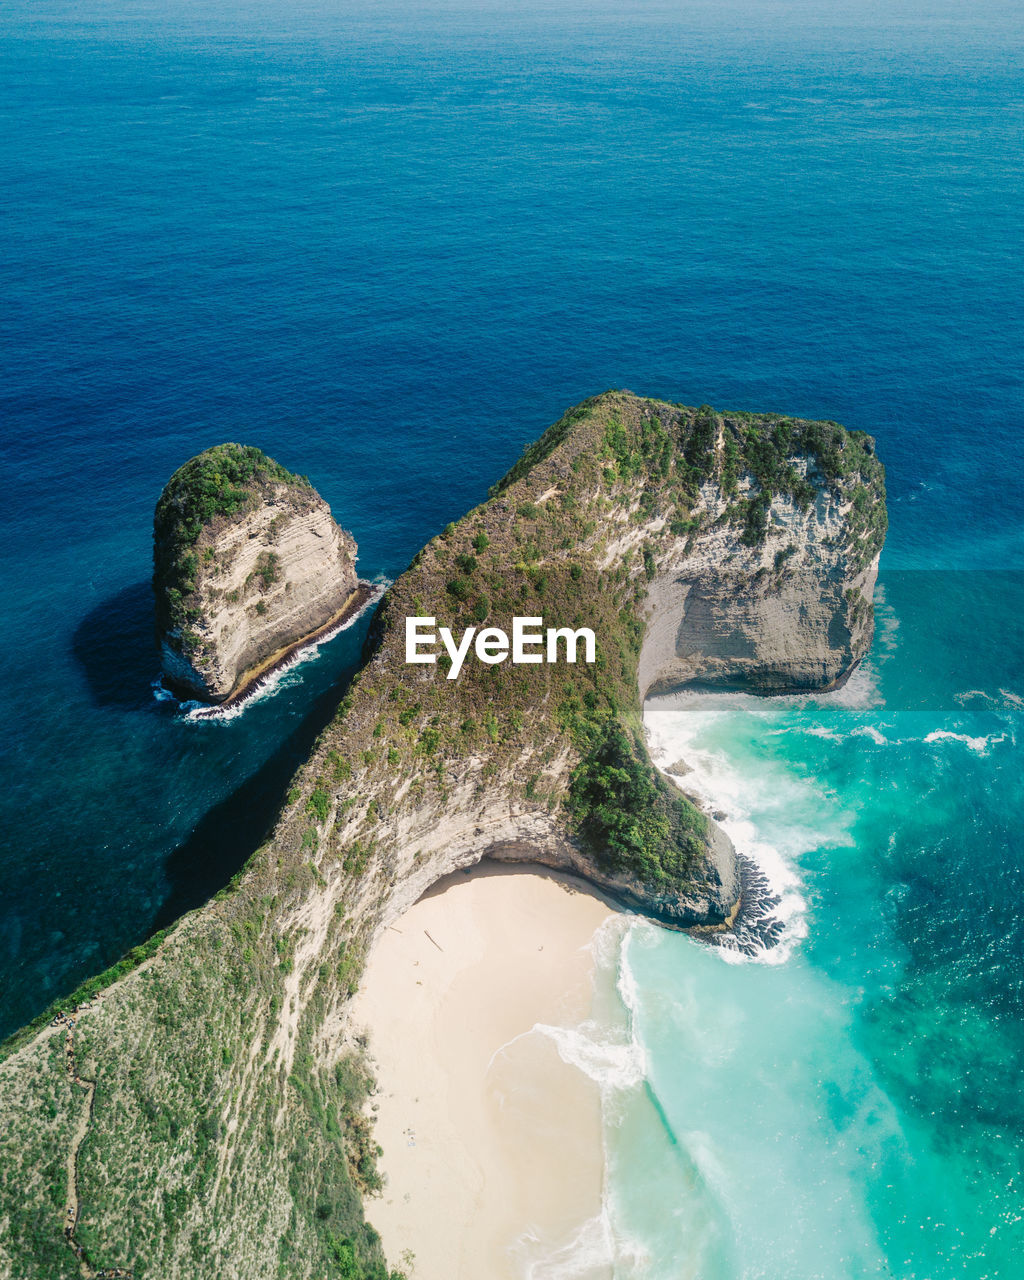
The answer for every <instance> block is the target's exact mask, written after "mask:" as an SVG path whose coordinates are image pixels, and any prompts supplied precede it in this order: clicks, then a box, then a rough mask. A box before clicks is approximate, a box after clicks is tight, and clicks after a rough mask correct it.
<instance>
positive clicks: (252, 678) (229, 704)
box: [165, 581, 379, 719]
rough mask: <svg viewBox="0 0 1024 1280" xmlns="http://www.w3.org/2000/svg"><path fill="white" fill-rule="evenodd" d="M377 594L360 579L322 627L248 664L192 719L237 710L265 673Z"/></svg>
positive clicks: (341, 624)
mask: <svg viewBox="0 0 1024 1280" xmlns="http://www.w3.org/2000/svg"><path fill="white" fill-rule="evenodd" d="M378 594H379V588H378V586H377V584H376V583H373V582H362V581H360V582H359V583H358V585H357V586H356V589H355V591H353V592H352V594H351V595H350V596H349V597H348V599H347V600H346V601H345V603H344V604H343V605H342V607H341V608H340V609H339V610H338V611H337V612H336V613H335V614H333V615H332V616H331V617H330V618H328V620H327V621H326V622H325V623H324V624H323V625H322V626H319V627H317V628H316V630H315V631H310V632H309V634H308V635H304V636H302V637H300V639H298V640H293V641H292V642H291V644H288V645H285V646H284V648H282V649H277V650H276V651H275V652H274V653H272V654H271V655H270V656H269V657H268V658H264V660H263V661H262V662H260V663H258V664H257V665H256V666H255V667H250V668H249V670H248V671H247V672H246V673H245V674H244V675H243V676H242V678H241V680H239V682H238V684H237V685H236V686H235V688H234V689H232V691H231V692H230V693H229V694H228V696H227V697H226V698H225V699H224V701H223V702H215V703H210V704H209V705H207V706H204V707H200V708H199V709H198V710H197V711H194V712H193V713H192V715H193V718H194V719H205V718H206V717H208V716H215V715H221V714H223V713H224V712H225V711H233V710H236V709H237V708H238V707H239V706H240V705H241V704H242V703H243V702H246V701H247V700H248V699H249V698H251V697H252V696H253V695H254V694H255V693H256V692H257V691H258V690H259V689H260V688H261V687H262V684H263V681H264V680H266V679H267V678H268V676H272V675H273V674H274V673H275V672H276V671H280V670H281V668H282V667H284V666H286V665H287V664H288V663H289V662H291V660H292V659H293V658H295V657H296V656H297V655H298V653H299V652H300V650H302V649H305V648H306V647H307V645H311V644H316V643H317V642H318V641H320V640H324V639H327V638H328V637H329V636H330V635H332V634H333V633H334V632H337V631H341V630H343V629H344V628H345V627H347V626H349V625H351V623H353V622H355V620H356V618H357V617H358V616H359V614H360V613H362V611H363V610H364V609H365V608H366V606H367V605H368V604H370V603H371V602H372V601H373V600H374V599H375V598H376V596H377V595H378ZM165 681H166V677H165ZM167 688H168V689H169V690H170V691H171V692H172V693H174V695H175V697H181V698H182V699H185V700H188V701H193V700H195V694H194V693H190V692H187V691H185V692H181V691H178V690H177V689H176V687H175V686H174V684H173V683H170V682H168V683H167Z"/></svg>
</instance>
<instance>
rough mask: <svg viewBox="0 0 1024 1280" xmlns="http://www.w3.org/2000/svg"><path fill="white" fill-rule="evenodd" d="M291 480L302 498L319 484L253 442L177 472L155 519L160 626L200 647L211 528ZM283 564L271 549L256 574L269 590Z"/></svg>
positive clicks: (185, 644) (215, 451) (215, 452)
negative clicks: (203, 570) (197, 596)
mask: <svg viewBox="0 0 1024 1280" xmlns="http://www.w3.org/2000/svg"><path fill="white" fill-rule="evenodd" d="M280 485H285V486H287V487H288V489H289V490H291V491H292V492H293V493H295V494H297V495H299V496H300V497H302V498H307V497H309V496H312V494H313V489H312V486H311V485H310V483H309V481H308V479H306V477H305V476H296V475H292V473H291V472H290V471H286V470H285V468H284V467H282V466H281V465H280V464H279V463H277V462H275V461H274V460H273V459H272V458H268V457H267V455H266V454H265V453H263V452H262V451H261V450H259V449H257V448H254V447H253V446H252V445H241V444H219V445H216V446H215V447H214V448H212V449H207V450H206V451H205V452H204V453H200V454H197V456H196V457H194V458H191V459H190V460H189V461H188V462H186V463H185V465H184V466H183V467H179V468H178V470H177V471H175V473H174V475H172V476H171V478H170V480H168V482H167V484H166V485H165V486H164V491H163V493H161V495H160V500H159V502H158V503H157V507H156V516H155V519H154V524H153V588H154V591H155V592H156V608H157V627H158V629H159V631H160V632H161V633H165V632H168V631H175V630H177V631H180V632H181V648H182V651H183V652H184V653H186V654H191V653H192V652H194V651H195V646H196V643H197V641H196V637H195V636H194V634H193V633H192V632H191V631H190V627H191V626H192V624H194V623H195V622H196V621H198V618H199V611H198V609H197V608H196V603H195V600H194V593H195V591H196V587H197V585H198V573H199V568H200V558H202V562H203V565H204V567H208V568H211V569H215V568H216V565H215V563H213V556H212V548H211V547H208V546H207V547H202V546H201V541H202V534H203V531H204V530H205V529H207V528H208V527H210V526H215V525H216V524H217V522H218V521H220V520H227V519H231V518H233V517H235V516H237V515H239V514H241V513H244V512H246V511H250V510H253V509H255V507H256V506H257V505H258V503H259V502H260V501H261V499H262V497H263V495H264V494H265V493H266V492H267V491H268V490H269V489H271V488H273V487H276V486H280ZM279 570H280V566H279V563H278V561H277V557H276V556H275V555H274V554H273V553H272V552H267V553H265V556H264V558H263V561H262V563H261V565H260V567H259V568H258V569H257V570H256V575H257V576H258V577H259V578H260V580H261V583H262V586H263V590H266V589H267V588H268V587H269V586H270V585H271V583H272V582H275V581H277V577H278V574H279Z"/></svg>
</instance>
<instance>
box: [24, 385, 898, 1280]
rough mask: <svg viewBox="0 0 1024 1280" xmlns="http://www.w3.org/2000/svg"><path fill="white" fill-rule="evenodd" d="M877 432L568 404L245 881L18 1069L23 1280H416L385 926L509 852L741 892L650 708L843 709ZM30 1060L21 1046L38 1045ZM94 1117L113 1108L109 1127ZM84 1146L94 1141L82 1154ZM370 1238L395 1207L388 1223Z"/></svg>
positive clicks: (377, 630) (684, 906) (600, 880)
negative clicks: (379, 1180) (371, 1024)
mask: <svg viewBox="0 0 1024 1280" xmlns="http://www.w3.org/2000/svg"><path fill="white" fill-rule="evenodd" d="M884 533H885V502H884V478H883V472H882V468H881V466H880V464H879V463H878V461H877V459H876V457H875V455H874V448H873V444H872V442H871V441H870V439H869V438H868V437H866V436H864V435H862V434H857V433H849V432H846V431H844V430H843V429H842V428H841V427H838V426H836V425H835V424H832V423H808V422H800V421H793V420H789V419H785V418H781V417H779V416H777V415H765V416H753V415H744V414H716V413H714V412H713V411H712V410H710V409H708V408H707V407H704V408H702V409H699V410H694V409H688V408H685V407H682V406H678V405H669V404H665V403H660V402H655V401H651V400H644V399H640V398H638V397H636V396H633V395H630V394H628V393H621V392H613V393H608V394H607V395H604V396H599V397H597V398H596V399H594V400H591V401H588V402H586V403H585V404H583V405H581V406H579V407H578V408H576V409H574V410H571V411H570V412H569V413H567V414H566V415H565V416H564V417H563V418H562V419H561V420H560V421H559V422H558V423H556V424H555V426H553V427H552V428H550V430H549V431H548V432H547V433H545V435H544V436H543V437H542V438H541V440H540V441H538V442H537V444H535V445H533V446H531V448H530V449H528V450H527V452H526V453H525V454H524V456H523V458H522V459H521V460H520V462H519V463H518V464H517V465H516V466H515V467H513V469H512V470H511V471H510V472H509V474H508V475H507V476H506V477H505V478H504V479H503V480H502V481H501V482H499V484H498V485H496V486H495V488H494V490H492V494H491V496H490V498H489V499H488V501H486V502H485V503H483V504H482V505H481V506H480V507H478V508H477V509H476V510H474V511H472V512H470V513H469V514H468V515H467V516H465V517H464V518H463V519H462V520H460V521H459V522H458V523H456V524H453V525H450V526H448V528H447V529H446V530H445V531H444V532H443V533H442V534H441V535H440V536H439V537H438V538H435V539H434V540H433V541H432V542H431V543H430V544H429V545H428V546H427V547H425V548H424V549H423V550H422V551H421V552H420V554H419V555H418V556H417V557H416V559H415V560H414V561H413V564H412V565H411V566H410V568H409V569H408V571H407V572H406V573H405V574H403V575H402V577H401V578H400V579H399V580H398V581H397V582H396V583H395V584H394V586H393V587H392V588H391V590H390V591H389V592H388V594H387V596H386V598H385V600H384V602H383V603H382V605H381V608H380V609H379V611H378V613H377V615H376V617H375V619H374V622H373V626H372V629H371V634H370V637H369V639H368V643H367V652H366V657H365V663H364V666H363V669H362V671H361V672H360V673H359V675H357V677H356V678H355V679H354V680H353V682H352V684H351V686H350V688H349V690H348V691H347V693H346V695H345V697H344V698H343V699H342V700H341V702H340V705H339V707H338V711H337V715H336V717H335V719H334V721H333V723H332V724H331V725H330V726H329V727H328V729H327V730H326V731H325V732H324V734H323V736H322V737H321V739H320V741H319V742H318V744H317V746H316V748H315V749H314V751H313V753H312V755H311V757H310V759H309V760H308V762H307V763H306V764H305V765H304V766H303V767H302V768H301V769H300V771H299V772H298V774H297V775H296V777H295V779H294V783H293V786H292V788H291V790H290V791H289V793H288V795H287V797H285V798H284V800H283V804H282V809H281V813H280V817H279V819H278V822H277V825H276V827H275V829H274V832H273V834H272V836H271V838H270V839H269V840H268V842H267V843H266V844H265V845H264V846H263V847H262V848H261V849H259V850H257V851H256V852H255V853H254V854H253V856H252V858H251V859H250V861H249V863H248V865H247V866H246V868H245V870H244V871H243V872H242V873H241V874H240V875H239V877H238V878H237V880H236V882H235V883H234V884H232V886H230V887H229V889H228V890H226V891H225V892H224V893H222V894H221V895H219V896H218V898H217V899H215V900H214V901H213V902H211V903H209V904H208V905H207V906H206V907H204V908H203V909H201V910H199V911H197V912H194V913H192V914H191V915H190V916H187V917H185V919H184V920H183V921H181V922H180V923H179V925H178V926H177V927H176V928H175V929H174V930H173V931H171V933H170V934H169V936H167V937H166V938H163V939H160V940H158V941H156V942H154V944H153V945H152V946H151V947H150V948H147V949H144V950H143V951H140V952H139V954H138V956H137V957H135V958H134V959H135V960H138V961H139V962H140V963H139V965H138V968H137V969H136V970H135V971H134V972H132V973H130V974H129V975H128V976H126V977H121V978H120V980H119V981H117V982H116V983H114V985H109V983H110V981H111V978H110V976H108V977H107V978H106V979H102V980H100V982H99V983H98V984H97V985H100V986H104V985H105V986H107V988H108V989H107V990H106V991H105V994H104V996H103V999H102V1001H101V1002H100V1003H99V1004H98V1005H96V1006H94V1007H90V1008H89V1009H88V1010H87V1011H86V1012H84V1013H82V1014H80V1016H79V1018H78V1020H77V1025H76V1027H75V1029H74V1054H75V1061H76V1063H78V1064H79V1065H78V1066H77V1067H76V1071H77V1074H78V1075H79V1076H80V1077H81V1078H82V1079H85V1080H88V1081H93V1082H95V1091H94V1094H92V1095H90V1096H91V1104H90V1103H89V1102H87V1100H86V1098H85V1097H84V1095H83V1092H82V1087H81V1086H76V1085H75V1082H74V1079H73V1078H70V1077H69V1076H68V1074H67V1073H66V1071H65V1069H64V1065H63V1053H62V1044H61V1040H60V1039H59V1037H62V1036H63V1035H64V1032H63V1030H60V1031H51V1030H47V1029H46V1028H45V1026H44V1027H43V1028H42V1029H41V1030H39V1031H38V1034H36V1035H35V1038H32V1030H28V1031H26V1033H24V1034H23V1035H21V1036H20V1037H17V1038H16V1039H15V1041H14V1043H13V1044H12V1045H11V1046H9V1054H10V1056H8V1058H7V1059H6V1061H4V1062H3V1063H0V1107H2V1108H3V1112H4V1115H5V1116H6V1117H8V1121H9V1122H8V1125H7V1128H6V1131H5V1132H4V1133H3V1135H2V1136H0V1276H2V1277H6V1276H15V1275H16V1276H18V1277H19V1280H30V1278H31V1277H37V1276H38V1277H42V1276H46V1277H59V1276H65V1275H66V1276H71V1275H74V1274H77V1273H78V1266H79V1263H78V1259H77V1258H76V1256H75V1254H74V1252H73V1250H72V1249H71V1248H70V1247H69V1244H68V1243H67V1242H66V1241H65V1239H64V1238H63V1236H62V1235H61V1225H62V1221H63V1219H64V1215H65V1214H66V1211H67V1203H66V1196H67V1188H68V1178H69V1175H68V1174H67V1173H66V1171H65V1166H66V1162H67V1160H68V1157H67V1155H66V1152H67V1150H68V1143H69V1141H70V1142H71V1150H72V1151H77V1153H78V1154H77V1157H76V1158H75V1160H74V1161H72V1162H71V1163H73V1165H74V1185H75V1188H76V1203H77V1204H78V1205H80V1206H81V1215H80V1219H79V1220H78V1221H77V1223H76V1225H75V1228H74V1231H73V1233H72V1243H73V1244H75V1245H76V1246H79V1247H81V1248H82V1249H83V1251H84V1256H85V1258H86V1260H87V1263H88V1264H89V1265H90V1266H92V1267H97V1266H108V1267H109V1266H122V1267H128V1268H130V1269H132V1270H133V1271H134V1272H135V1273H136V1274H137V1275H141V1274H142V1273H143V1271H145V1273H146V1274H148V1275H158V1276H160V1277H161V1278H162V1280H173V1278H174V1277H179V1276H181V1277H185V1276H190V1277H191V1276H197V1275H202V1276H214V1275H216V1276H218V1277H224V1278H225V1280H231V1278H234V1277H237V1280H255V1278H256V1277H260V1278H261V1280H263V1278H265V1280H272V1278H273V1277H277V1276H279V1275H287V1276H289V1277H290V1278H291V1280H300V1278H302V1280H305V1278H307V1277H308V1278H312V1277H322V1276H324V1275H332V1276H333V1275H341V1276H347V1277H356V1278H357V1280H358V1278H359V1277H367V1278H372V1280H386V1276H387V1271H386V1267H385V1264H384V1261H383V1259H382V1257H381V1254H380V1248H379V1242H378V1241H377V1239H376V1236H375V1234H374V1233H373V1231H372V1228H370V1227H369V1226H367V1225H366V1223H365V1220H364V1219H363V1217H362V1209H361V1197H362V1196H363V1195H365V1194H367V1193H369V1192H372V1190H373V1187H374V1173H373V1161H372V1143H371V1142H370V1140H369V1139H368V1137H367V1128H366V1121H365V1117H364V1115H363V1112H362V1110H361V1108H360V1102H361V1099H362V1096H363V1095H362V1093H361V1092H360V1087H359V1085H358V1080H359V1079H360V1076H359V1073H358V1067H357V1065H356V1064H357V1058H356V1057H355V1056H354V1055H355V1052H356V1046H354V1044H353V1043H352V1040H351V1037H350V1032H349V1030H348V1028H347V1023H346V1002H347V999H348V996H349V994H350V993H351V991H352V990H353V989H354V987H355V984H356V983H357V982H358V976H359V972H360V968H361V964H362V957H363V955H364V954H365V950H366V948H367V946H368V945H369V944H370V942H371V941H372V939H373V937H374V935H375V934H376V933H377V932H378V931H379V930H381V929H382V928H384V927H386V926H387V924H388V922H389V921H391V920H393V919H394V918H395V916H396V915H397V914H398V913H399V912H400V911H401V910H402V909H403V908H404V907H405V906H407V905H408V904H409V903H411V902H413V901H414V900H415V899H416V898H417V897H419V896H420V895H421V894H422V893H423V892H424V891H425V890H426V889H427V888H428V887H429V886H430V885H431V884H433V883H434V882H435V881H436V880H437V879H438V878H439V877H441V876H442V875H444V874H446V873H448V872H450V871H452V870H454V869H456V868H458V867H464V866H468V865H470V864H472V863H474V862H476V861H477V860H478V859H480V858H481V857H482V856H484V855H485V854H489V855H491V856H494V857H499V858H505V859H513V860H540V861H544V862H547V863H550V864H552V865H557V866H563V867H568V868H572V869H574V870H576V871H577V872H579V873H580V874H582V875H584V876H586V877H587V878H588V879H590V880H591V881H592V882H594V883H597V884H600V885H602V886H604V887H606V888H607V889H609V890H610V891H611V892H612V893H613V894H615V895H616V896H617V897H618V898H619V900H620V901H622V902H623V903H625V904H628V905H631V906H633V907H635V908H637V909H639V910H642V911H644V912H646V913H647V914H649V915H652V916H654V917H655V918H657V919H660V920H663V921H666V922H669V923H672V924H675V925H683V926H691V925H699V926H702V927H721V926H722V925H723V924H724V923H725V922H726V921H727V919H728V916H729V914H730V912H731V910H732V908H733V907H734V906H735V904H736V901H737V896H738V895H739V893H740V880H739V877H738V876H737V868H736V863H735V857H734V854H733V851H732V849H731V846H730V845H729V843H728V841H727V840H725V839H724V837H722V836H721V833H720V832H718V831H717V830H716V828H715V827H714V825H713V824H712V823H711V822H710V821H709V820H708V819H707V818H706V817H705V816H704V815H703V814H701V813H699V812H698V811H697V810H695V809H694V808H693V806H692V805H690V804H689V803H688V802H687V801H686V799H685V798H684V797H683V796H682V795H681V793H680V792H679V791H678V790H677V789H676V788H675V787H674V786H673V785H672V784H670V783H669V782H668V781H667V780H666V779H664V778H663V777H662V776H661V775H660V774H659V773H658V772H657V771H656V770H654V769H653V767H652V766H651V764H650V761H649V759H648V756H647V751H646V746H645V742H644V737H643V726H642V719H641V705H642V701H641V700H642V696H643V695H644V694H645V693H646V692H647V691H648V690H651V689H656V690H666V689H672V688H677V687H680V686H685V685H687V684H690V683H694V682H699V683H709V682H710V683H712V684H719V685H724V686H727V687H735V686H737V685H741V686H743V687H747V688H753V689H758V690H761V691H785V690H789V689H809V688H822V689H823V688H828V687H830V686H831V685H833V684H835V683H836V681H838V680H841V679H842V678H843V677H844V676H845V675H846V674H847V673H848V672H849V670H850V669H851V667H852V666H853V665H854V664H855V663H856V662H857V661H858V660H859V659H860V658H861V656H862V655H863V653H864V652H865V649H866V648H867V645H868V643H869V640H870V635H871V604H870V596H871V586H872V583H873V575H874V570H875V566H876V564H877V559H878V553H879V551H880V549H881V545H882V541H883V538H884ZM409 615H433V616H435V617H436V618H437V619H438V623H439V625H448V626H450V627H451V628H452V629H453V630H454V631H455V632H456V633H458V632H459V631H460V630H461V629H462V628H463V627H466V626H480V625H494V626H500V627H503V628H505V629H506V630H507V629H510V620H511V618H512V617H513V616H514V615H519V616H524V615H526V616H532V615H540V616H543V618H544V621H545V623H546V625H548V626H553V627H557V626H565V627H572V628H577V627H582V626H586V627H590V628H592V629H593V630H594V631H595V633H596V636H597V645H598V653H597V661H596V662H595V663H594V664H593V665H583V664H578V665H576V666H568V665H566V664H564V663H561V664H554V665H547V664H544V665H536V666H525V667H524V666H513V665H511V664H510V663H502V664H499V665H494V666H487V665H485V664H482V663H478V662H473V663H471V664H467V665H466V667H465V668H464V669H463V671H462V674H461V675H460V676H459V678H458V679H457V680H448V679H446V674H447V672H446V667H445V665H444V663H443V662H442V663H438V664H437V665H434V666H417V667H410V666H408V665H406V663H405V659H404V634H403V633H404V622H405V618H406V617H407V616H409ZM11 1050H13V1052H11ZM90 1105H91V1110H90V1109H88V1108H89V1106H90ZM76 1133H77V1134H80V1135H81V1134H84V1135H85V1137H84V1139H80V1141H81V1146H80V1147H76V1146H75V1145H74V1139H73V1136H72V1137H69V1135H74V1134H76ZM367 1207H368V1211H369V1213H370V1214H371V1216H372V1200H371V1201H369V1202H368V1205H367Z"/></svg>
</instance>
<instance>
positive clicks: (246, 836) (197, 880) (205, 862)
mask: <svg viewBox="0 0 1024 1280" xmlns="http://www.w3.org/2000/svg"><path fill="white" fill-rule="evenodd" d="M358 666H359V664H353V665H352V666H351V667H347V668H345V670H344V671H343V672H342V673H341V674H340V676H339V678H338V680H337V682H336V683H335V684H333V685H332V686H331V687H330V688H329V689H327V690H326V691H325V692H324V693H322V694H321V695H320V697H319V698H317V700H316V702H314V704H313V707H312V709H311V710H310V712H309V713H308V715H307V716H306V717H305V719H304V720H303V721H302V723H301V724H300V725H299V727H298V728H297V729H296V730H295V731H294V732H293V733H291V734H289V736H288V737H287V738H286V739H285V741H284V742H283V743H282V744H281V746H280V747H278V749H277V750H276V751H275V752H274V754H273V755H272V756H271V757H270V759H269V760H268V761H267V762H266V764H264V765H262V766H261V768H259V769H257V771H256V772H255V773H254V774H253V775H252V777H251V778H248V779H247V780H246V781H245V782H243V783H242V785H241V786H240V787H238V789H237V790H235V791H233V792H232V794H231V795H229V796H228V797H227V798H226V799H224V800H222V801H221V802H220V803H219V804H217V805H214V807H213V808H212V809H211V810H210V811H209V812H208V813H207V814H206V815H205V816H204V817H203V818H202V819H201V820H200V821H199V823H198V824H197V826H196V827H195V829H194V830H193V832H192V834H191V835H190V836H189V838H188V839H187V840H186V841H185V842H184V844H181V845H179V846H178V848H177V849H175V851H174V852H173V853H172V854H171V855H170V857H169V858H168V859H167V862H166V864H165V871H166V874H167V878H168V880H169V882H170V891H169V893H168V895H167V897H166V898H165V900H164V902H163V904H162V906H161V907H160V910H159V911H158V912H157V914H156V916H155V917H154V919H153V923H152V926H151V928H150V930H149V932H155V931H157V930H159V929H166V928H167V926H168V925H170V924H173V923H174V921H175V920H177V919H178V918H179V917H180V916H182V915H184V914H185V912H186V911H192V910H194V908H196V907H200V906H202V905H203V903H204V902H208V901H209V900H210V898H212V897H213V895H214V894H215V893H218V892H219V891H220V890H221V889H223V888H224V886H225V885H226V884H227V883H228V881H229V880H230V879H231V877H232V876H233V875H234V874H235V873H236V872H237V871H239V870H241V868H242V867H243V866H244V865H245V863H246V860H247V859H248V858H249V856H250V855H251V854H252V853H253V852H254V851H255V850H256V849H257V848H258V847H259V845H260V843H261V841H262V840H263V838H264V837H265V836H266V835H267V834H268V832H269V831H270V828H271V826H272V825H273V822H274V819H275V817H276V816H277V812H278V808H279V807H280V804H281V799H282V797H283V796H284V793H285V788H286V787H287V785H288V783H289V782H290V780H291V778H292V775H293V774H294V773H295V771H296V769H298V767H299V765H300V764H302V763H303V761H305V760H306V759H307V758H308V757H309V754H310V751H311V750H312V747H313V743H314V742H315V741H316V739H317V738H318V737H319V735H320V734H321V733H322V732H323V730H324V729H325V728H326V727H327V725H328V724H329V723H330V721H331V718H332V716H333V715H334V712H335V711H336V710H337V707H338V703H339V702H340V701H341V699H342V697H343V696H344V693H345V690H346V689H347V688H348V684H349V681H350V680H351V679H352V676H353V675H354V674H355V672H356V671H357V670H358Z"/></svg>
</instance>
